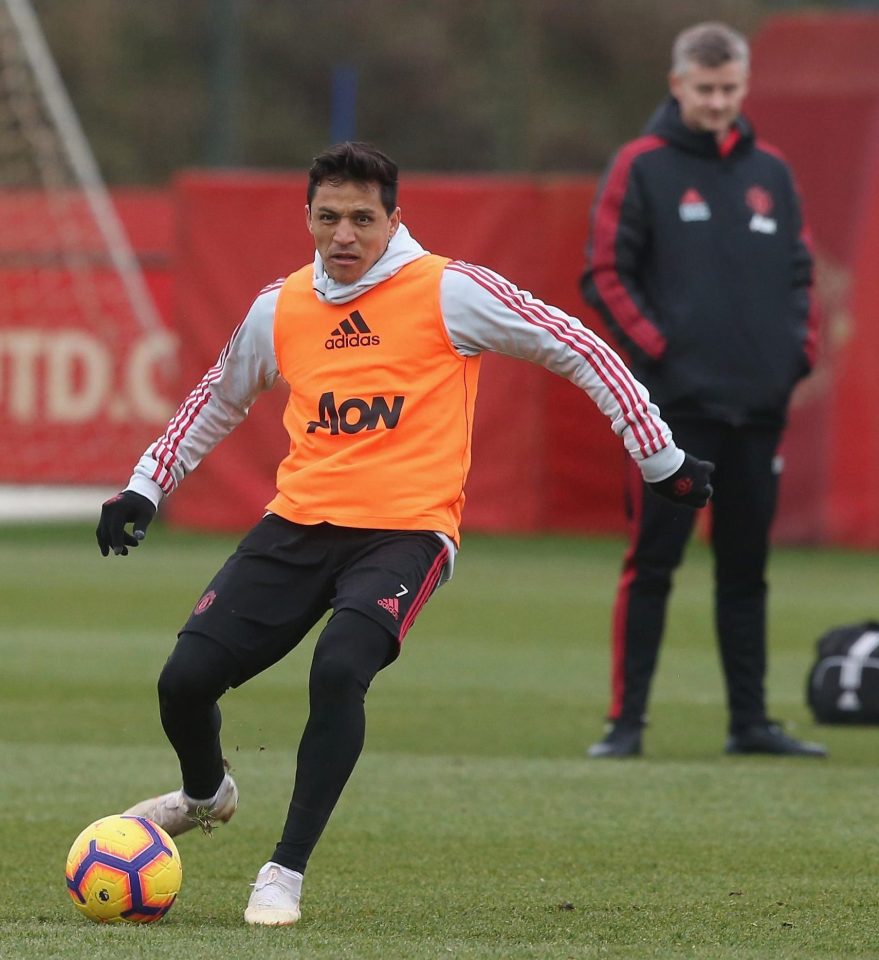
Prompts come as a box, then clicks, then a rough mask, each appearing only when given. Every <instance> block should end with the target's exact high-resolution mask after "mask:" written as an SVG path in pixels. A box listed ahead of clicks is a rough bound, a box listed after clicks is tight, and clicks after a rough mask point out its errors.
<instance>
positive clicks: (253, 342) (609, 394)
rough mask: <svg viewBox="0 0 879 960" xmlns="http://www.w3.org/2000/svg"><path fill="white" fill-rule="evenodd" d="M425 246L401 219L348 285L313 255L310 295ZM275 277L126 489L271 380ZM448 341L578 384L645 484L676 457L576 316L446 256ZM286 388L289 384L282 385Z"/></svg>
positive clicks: (149, 478) (665, 433)
mask: <svg viewBox="0 0 879 960" xmlns="http://www.w3.org/2000/svg"><path fill="white" fill-rule="evenodd" d="M426 253H427V251H426V250H425V249H424V248H423V247H422V246H421V245H420V244H418V243H417V242H416V241H415V240H414V239H413V238H412V237H411V235H410V234H409V231H408V230H407V229H406V227H405V226H403V225H402V224H401V225H400V227H399V228H398V230H397V232H396V233H395V234H394V236H393V237H392V238H391V241H390V243H389V244H388V248H387V250H386V251H385V253H384V255H383V256H382V257H381V258H380V259H379V260H378V262H377V263H376V264H374V265H373V266H372V267H371V268H370V269H369V270H368V271H367V272H366V273H365V274H364V275H363V277H361V278H360V279H359V280H358V281H357V282H356V283H354V284H350V285H347V286H340V285H339V284H336V283H335V282H334V281H333V280H332V279H331V278H330V277H329V276H328V275H327V274H326V272H325V270H324V268H323V263H322V262H321V259H320V257H319V255H317V254H316V255H315V264H314V290H315V296H317V297H318V298H320V299H322V300H325V301H327V302H329V303H334V304H338V303H348V302H350V301H353V300H355V299H356V298H357V297H358V296H360V295H361V294H362V293H363V292H364V291H366V290H368V289H369V288H370V287H372V286H374V285H375V284H377V283H381V282H382V281H383V280H386V279H388V277H391V276H393V275H394V274H395V273H396V272H397V271H398V270H400V269H401V268H402V267H403V266H405V265H406V264H407V263H411V262H412V261H413V260H415V259H417V258H418V257H422V256H424V255H425V254H426ZM283 282H284V280H283V278H282V279H280V280H277V281H276V282H274V283H271V284H269V285H268V286H267V287H265V288H264V289H263V290H262V291H261V292H260V294H259V296H258V297H257V298H256V300H255V301H254V303H253V305H252V306H251V308H250V310H249V311H248V313H247V316H246V317H245V318H244V320H243V321H242V322H241V324H240V325H239V326H238V327H237V328H236V329H235V331H234V332H233V334H232V336H231V338H230V339H229V342H228V343H227V344H226V345H225V346H224V347H223V350H222V351H221V353H220V356H219V358H218V359H217V362H216V363H215V364H214V366H212V367H211V368H210V370H208V372H207V373H206V374H205V375H204V377H203V378H202V379H201V381H200V382H199V383H198V384H197V385H196V387H195V389H194V390H192V392H191V393H190V394H189V396H188V397H187V398H186V399H185V400H184V401H183V403H182V404H181V405H180V407H179V409H178V410H177V412H176V413H175V415H174V417H173V418H172V419H171V421H170V423H169V424H168V428H167V430H166V431H165V433H164V434H163V435H162V436H161V437H159V438H158V440H156V441H155V443H153V444H151V445H150V446H149V447H148V449H147V450H146V452H145V453H144V455H143V456H142V457H141V458H140V460H139V461H138V463H137V465H136V467H135V469H134V473H133V475H132V477H131V480H130V481H129V484H128V488H127V489H129V490H135V491H137V492H138V493H140V494H143V495H144V496H145V497H148V498H149V499H150V500H151V501H152V502H153V503H155V504H156V505H157V506H158V504H159V502H160V500H161V499H162V496H163V495H167V494H169V493H171V492H172V491H173V490H174V488H175V487H176V486H177V484H178V483H180V481H181V480H182V479H183V478H184V477H185V476H186V474H188V473H189V472H190V471H191V470H193V469H195V467H196V466H197V465H198V464H199V463H200V462H201V460H202V458H203V457H204V456H205V455H206V454H208V453H209V452H210V451H211V450H212V449H213V448H214V447H215V446H216V445H217V444H218V443H219V442H220V440H222V439H223V438H224V437H225V436H227V435H228V434H229V433H230V432H231V431H232V430H233V429H234V428H235V427H236V426H237V425H238V424H239V423H240V422H241V421H242V420H243V419H244V418H245V417H246V416H247V412H248V410H249V409H250V406H251V404H252V403H253V401H254V400H255V399H256V397H257V396H258V395H259V394H260V393H261V392H262V391H263V390H267V389H269V388H270V387H272V385H273V384H274V383H275V381H276V380H277V378H278V375H279V374H278V363H277V359H276V357H275V349H274V336H273V332H274V321H275V304H276V302H277V298H278V293H279V291H280V289H281V286H282V284H283ZM440 306H441V309H442V314H443V317H444V320H445V324H446V329H447V331H448V335H449V339H450V341H451V343H452V344H453V345H454V347H455V349H456V350H458V352H459V353H460V354H461V355H462V356H475V355H477V354H479V353H482V352H483V351H489V352H493V353H500V354H504V355H506V356H510V357H518V358H521V359H522V360H528V361H530V362H532V363H536V364H539V365H540V366H542V367H546V369H547V370H551V371H552V372H553V373H557V374H559V376H562V377H565V378H566V379H567V380H570V381H571V382H572V383H574V384H576V385H577V386H578V387H580V389H582V390H584V391H585V392H586V393H587V394H588V395H589V396H590V397H591V398H592V400H593V401H594V403H595V404H596V405H597V406H598V408H599V409H600V410H601V411H602V413H604V414H605V416H607V417H608V418H609V420H610V422H611V428H612V429H613V431H614V433H616V434H617V435H618V436H620V437H621V438H622V441H623V443H624V444H625V448H626V450H627V451H628V453H629V455H630V456H631V457H632V458H633V459H634V460H635V461H636V462H637V463H638V466H639V467H640V469H641V473H642V475H643V477H644V479H645V480H647V481H648V482H656V481H658V480H664V479H665V478H666V477H669V476H671V474H673V473H674V472H675V471H676V470H677V469H678V467H680V465H681V464H682V463H683V460H684V453H683V451H682V450H680V449H678V448H677V447H676V446H675V443H674V440H673V439H672V436H671V431H670V430H669V428H668V426H667V425H666V424H665V422H664V421H663V420H662V419H660V416H659V410H658V409H657V407H656V406H655V404H653V403H651V402H650V399H649V396H648V393H647V390H646V388H645V387H644V386H643V385H642V384H641V383H639V382H638V381H637V380H636V379H635V378H634V377H633V376H632V374H631V373H630V372H629V370H628V368H627V367H626V366H625V364H624V362H623V361H622V359H621V358H620V357H619V356H618V355H617V353H616V352H615V351H614V350H613V349H612V348H611V347H610V346H608V344H607V343H605V342H604V341H603V340H602V339H601V338H600V337H598V336H596V334H594V333H593V332H592V331H591V330H589V329H587V328H586V327H585V326H584V325H583V324H582V323H581V321H580V320H578V319H577V318H576V317H572V316H570V315H569V314H567V313H565V312H564V311H562V310H559V309H557V308H556V307H552V306H550V305H548V304H546V303H543V302H542V301H541V300H538V299H536V298H535V297H532V295H531V294H530V293H528V292H527V291H524V290H520V289H519V288H518V287H516V286H514V285H513V284H512V283H510V282H509V281H508V280H505V279H504V278H503V277H501V276H500V275H499V274H497V273H494V272H493V271H491V270H488V269H486V268H485V267H480V266H475V265H473V264H469V263H464V262H462V261H460V260H453V261H450V262H449V264H448V265H447V266H446V268H445V270H444V272H443V276H442V280H441V283H440ZM291 388H292V389H295V384H291Z"/></svg>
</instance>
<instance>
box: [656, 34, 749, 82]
mask: <svg viewBox="0 0 879 960" xmlns="http://www.w3.org/2000/svg"><path fill="white" fill-rule="evenodd" d="M732 60H738V61H740V62H741V63H744V65H745V69H746V70H747V69H748V62H749V60H750V56H749V50H748V41H747V40H746V39H745V38H744V37H743V36H742V34H740V33H739V32H738V30H733V29H732V27H728V26H727V25H726V24H725V23H697V24H696V26H694V27H689V28H688V29H687V30H684V31H683V32H682V33H680V34H679V35H678V37H677V39H676V40H675V42H674V46H673V47H672V53H671V69H672V73H674V74H682V73H686V71H687V67H689V66H690V64H691V63H697V64H698V65H699V66H700V67H710V68H714V67H722V66H723V65H724V64H725V63H729V62H730V61H732Z"/></svg>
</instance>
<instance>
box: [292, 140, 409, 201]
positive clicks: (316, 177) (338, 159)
mask: <svg viewBox="0 0 879 960" xmlns="http://www.w3.org/2000/svg"><path fill="white" fill-rule="evenodd" d="M325 180H326V181H327V182H329V183H332V184H340V183H347V182H349V181H353V182H354V183H376V184H378V187H379V191H380V193H381V200H382V206H383V207H384V208H385V211H386V212H387V213H388V215H390V214H392V213H393V212H394V210H396V209H397V164H396V163H394V161H393V160H391V158H390V157H388V156H387V155H386V154H384V153H382V152H381V150H378V149H376V147H374V146H373V145H372V144H371V143H362V142H360V141H356V140H346V141H345V142H344V143H337V144H335V145H334V146H332V147H330V148H329V149H327V150H324V152H323V153H321V154H320V155H319V156H317V157H315V158H314V161H313V162H312V164H311V168H310V169H309V171H308V205H309V207H310V206H311V201H312V199H313V198H314V194H315V192H316V191H317V188H318V187H319V186H320V185H321V184H322V183H323V182H324V181H325Z"/></svg>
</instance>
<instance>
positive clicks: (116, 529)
mask: <svg viewBox="0 0 879 960" xmlns="http://www.w3.org/2000/svg"><path fill="white" fill-rule="evenodd" d="M155 515H156V508H155V507H154V506H153V503H152V501H151V500H148V499H147V498H146V497H144V496H141V494H139V493H135V492H134V491H133V490H123V491H122V493H117V494H116V496H115V497H110V499H109V500H107V501H105V503H104V504H103V506H102V507H101V519H100V520H99V521H98V529H97V530H95V536H96V537H97V538H98V546H99V547H100V548H101V553H102V554H103V555H104V556H105V557H106V556H107V554H108V553H109V552H110V550H111V549H112V551H113V553H115V554H116V555H117V556H118V555H119V554H122V556H123V557H127V556H128V548H129V547H136V546H137V545H138V544H139V543H140V541H141V540H143V538H144V537H145V536H146V528H147V527H148V526H149V525H150V521H151V520H152V519H153V517H154V516H155ZM126 523H131V524H133V525H134V528H133V535H132V534H131V533H128V532H127V531H126V530H125V524H126Z"/></svg>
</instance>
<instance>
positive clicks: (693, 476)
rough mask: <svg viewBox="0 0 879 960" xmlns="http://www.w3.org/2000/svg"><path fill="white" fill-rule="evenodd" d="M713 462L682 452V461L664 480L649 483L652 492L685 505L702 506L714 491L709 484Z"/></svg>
mask: <svg viewBox="0 0 879 960" xmlns="http://www.w3.org/2000/svg"><path fill="white" fill-rule="evenodd" d="M712 473H714V464H713V463H711V461H709V460H697V459H696V458H695V457H691V456H690V454H689V453H685V454H684V462H683V463H682V464H681V465H680V466H679V467H678V469H677V470H675V472H674V473H673V474H672V475H671V476H670V477H666V478H665V479H664V480H659V481H657V482H656V483H649V484H648V486H649V487H650V489H651V490H652V491H653V492H654V493H658V494H659V496H661V497H665V499H666V500H671V502H672V503H677V504H680V505H681V506H685V507H704V506H705V504H706V503H708V501H709V500H710V499H711V494H712V493H714V487H712V486H711V474H712Z"/></svg>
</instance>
